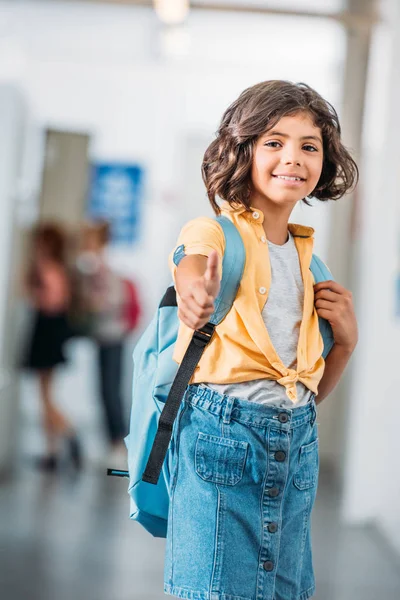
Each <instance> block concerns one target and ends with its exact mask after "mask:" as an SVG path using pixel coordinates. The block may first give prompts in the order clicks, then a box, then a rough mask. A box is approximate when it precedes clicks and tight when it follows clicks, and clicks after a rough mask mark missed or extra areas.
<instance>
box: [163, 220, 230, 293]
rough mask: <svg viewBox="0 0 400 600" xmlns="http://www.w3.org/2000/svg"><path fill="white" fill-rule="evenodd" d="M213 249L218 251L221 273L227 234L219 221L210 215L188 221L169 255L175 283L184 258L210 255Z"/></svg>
mask: <svg viewBox="0 0 400 600" xmlns="http://www.w3.org/2000/svg"><path fill="white" fill-rule="evenodd" d="M213 250H216V251H217V252H218V256H219V259H220V263H219V264H220V275H221V272H222V258H223V255H224V251H225V236H224V234H223V231H222V228H221V226H220V225H219V223H218V222H217V221H216V220H215V219H210V218H208V217H198V218H197V219H193V220H192V221H189V222H188V223H186V225H185V226H184V227H183V229H182V231H181V233H180V234H179V237H178V241H177V245H176V246H175V248H174V250H173V251H172V252H171V254H170V256H169V267H170V270H171V273H172V277H173V279H174V283H175V273H176V269H177V266H178V265H179V263H180V261H181V260H182V258H184V257H185V256H190V255H193V254H199V255H201V256H207V257H208V256H209V255H210V254H211V252H212V251H213Z"/></svg>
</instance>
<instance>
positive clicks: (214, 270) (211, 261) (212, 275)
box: [204, 250, 219, 282]
mask: <svg viewBox="0 0 400 600" xmlns="http://www.w3.org/2000/svg"><path fill="white" fill-rule="evenodd" d="M218 263H219V257H218V252H217V251H216V250H213V251H212V252H211V254H210V256H209V257H208V259H207V268H206V271H205V273H204V279H205V280H206V282H214V281H216V280H217V279H218V280H219V274H218Z"/></svg>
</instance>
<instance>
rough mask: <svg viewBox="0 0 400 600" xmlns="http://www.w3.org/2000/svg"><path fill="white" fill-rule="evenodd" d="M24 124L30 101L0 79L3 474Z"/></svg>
mask: <svg viewBox="0 0 400 600" xmlns="http://www.w3.org/2000/svg"><path fill="white" fill-rule="evenodd" d="M25 125H26V105H25V102H24V98H23V96H22V94H21V92H20V90H19V89H17V88H16V87H15V86H14V85H12V84H1V83H0V131H1V136H0V209H1V218H0V333H1V335H0V415H1V418H0V475H2V474H3V472H5V471H7V470H8V467H10V466H11V462H12V456H13V451H14V449H15V446H14V442H15V436H14V435H13V434H14V431H15V425H16V415H17V402H16V399H17V397H18V392H17V387H18V380H17V371H16V362H17V360H18V354H19V348H18V341H19V338H18V335H17V334H18V313H17V307H16V298H17V294H18V290H17V288H16V280H15V278H14V274H15V269H16V265H17V253H18V240H17V230H16V222H17V215H16V206H17V200H18V191H19V189H18V188H19V175H20V169H21V162H22V156H23V147H24V136H25Z"/></svg>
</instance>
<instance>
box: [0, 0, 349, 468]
mask: <svg viewBox="0 0 400 600" xmlns="http://www.w3.org/2000/svg"><path fill="white" fill-rule="evenodd" d="M0 10H1V15H2V23H3V41H2V45H3V49H4V47H5V48H6V50H7V52H8V53H9V54H10V53H11V55H12V56H13V57H14V62H17V64H18V71H19V81H20V85H21V87H22V89H23V90H24V92H25V93H26V95H27V97H28V99H29V102H30V104H31V108H32V111H33V114H34V115H35V118H36V121H37V123H39V124H40V125H42V126H46V127H47V126H48V127H52V128H53V129H57V128H59V129H62V130H71V131H84V132H86V131H89V132H90V133H91V134H92V139H93V143H92V147H91V148H90V153H91V156H92V158H93V159H105V160H124V161H132V162H139V163H141V164H143V165H144V167H145V168H146V199H145V210H144V216H143V227H142V239H141V241H140V243H138V244H137V245H135V246H133V247H130V248H112V249H111V250H110V261H111V262H113V264H114V265H115V266H116V267H117V268H119V269H120V270H121V271H123V272H125V273H126V274H131V273H132V274H134V275H136V277H137V279H138V280H139V284H140V286H141V289H142V295H143V298H144V300H145V307H144V308H145V311H144V319H143V323H145V322H147V320H148V319H149V318H150V316H151V314H152V312H153V310H154V308H155V307H156V305H157V304H158V301H159V298H160V297H161V295H162V293H163V289H164V287H165V286H166V285H167V284H168V282H169V280H170V276H169V273H168V270H167V255H168V253H169V251H170V250H171V249H172V247H173V245H174V242H175V239H176V236H177V234H178V231H179V229H180V227H181V225H182V224H183V223H184V222H185V221H186V220H187V219H188V218H191V217H194V216H196V215H198V214H210V209H209V208H208V204H207V202H206V199H205V192H204V189H203V186H202V183H201V180H200V162H201V157H202V153H203V151H204V149H205V147H206V145H207V143H208V142H209V141H210V140H211V139H212V135H213V132H214V131H215V130H216V128H217V125H218V122H219V119H220V118H221V116H222V112H223V111H224V110H225V108H226V107H227V106H228V105H229V104H230V103H231V102H232V101H233V100H234V99H235V97H236V96H237V95H238V94H239V93H240V92H241V91H242V90H243V89H244V88H245V87H247V86H249V85H252V84H254V83H256V82H258V81H261V80H265V79H270V78H286V79H290V80H294V81H306V82H307V83H309V84H310V85H312V86H314V87H315V88H316V89H318V91H320V93H322V94H323V95H324V96H325V97H326V98H327V99H328V100H330V101H331V102H332V103H333V104H334V105H335V106H336V107H337V108H338V109H339V111H340V99H341V97H342V88H341V86H342V76H343V64H344V58H345V33H344V30H343V29H342V28H341V26H339V25H338V24H337V23H333V22H330V21H327V20H325V19H312V18H311V19H310V18H304V17H302V18H300V17H295V18H293V17H285V18H284V19H282V18H281V17H279V16H260V15H256V16H255V15H251V14H249V15H246V14H228V13H220V14H219V13H217V12H213V13H204V12H196V11H193V14H192V15H191V16H190V18H189V21H188V24H187V27H186V29H185V30H182V31H180V32H179V31H178V32H175V35H172V33H173V32H171V31H169V32H168V31H165V30H163V29H162V27H161V25H160V24H159V23H158V21H157V19H156V18H155V16H154V14H153V12H152V11H151V10H148V9H144V8H143V9H139V8H135V9H132V8H129V7H126V6H125V7H124V6H111V5H106V4H104V5H102V4H99V5H96V6H94V5H93V4H91V3H78V2H73V3H69V2H51V3H49V2H46V1H44V0H41V1H39V0H37V1H36V0H31V1H26V0H21V1H20V2H18V3H17V4H14V3H9V2H4V1H3V2H0ZM4 32H6V33H5V35H4ZM0 45H1V44H0ZM3 56H4V52H3ZM0 75H1V68H0ZM32 160H33V161H34V162H35V165H36V166H37V168H38V169H40V164H39V163H40V161H38V158H37V155H36V154H35V155H32ZM188 172H190V173H193V174H194V173H198V176H197V179H196V180H195V179H193V180H192V179H191V177H188ZM331 208H332V207H331V206H330V205H329V204H327V205H324V204H322V203H321V204H319V205H317V206H315V207H314V208H312V209H310V208H307V207H301V206H299V207H297V208H296V209H295V212H294V214H293V220H294V221H297V222H302V223H306V224H309V225H312V226H314V227H316V230H317V231H316V252H317V253H318V254H319V255H320V256H321V258H323V259H324V258H326V255H327V245H328V230H329V215H330V211H331ZM326 412H327V419H324V410H321V427H322V429H323V432H322V435H321V454H322V456H323V457H325V458H331V457H334V459H335V460H336V458H335V451H336V446H337V431H336V428H337V424H336V423H335V422H332V416H331V414H330V412H329V411H326Z"/></svg>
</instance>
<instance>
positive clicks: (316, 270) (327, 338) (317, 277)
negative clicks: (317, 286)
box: [310, 254, 335, 359]
mask: <svg viewBox="0 0 400 600" xmlns="http://www.w3.org/2000/svg"><path fill="white" fill-rule="evenodd" d="M310 270H311V273H312V274H313V277H314V281H315V283H320V282H321V281H327V280H329V279H332V280H333V277H332V273H331V272H330V270H329V269H328V267H327V266H326V264H325V263H324V262H323V261H322V260H321V259H320V258H319V257H318V256H317V255H316V254H313V255H312V259H311V264H310ZM318 322H319V330H320V332H321V335H322V339H323V342H324V351H323V352H322V356H323V358H324V359H325V358H326V357H327V356H328V354H329V352H330V351H331V350H332V346H333V344H334V343H335V340H334V338H333V332H332V327H331V326H330V323H329V321H327V320H326V319H323V318H322V317H318Z"/></svg>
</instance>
